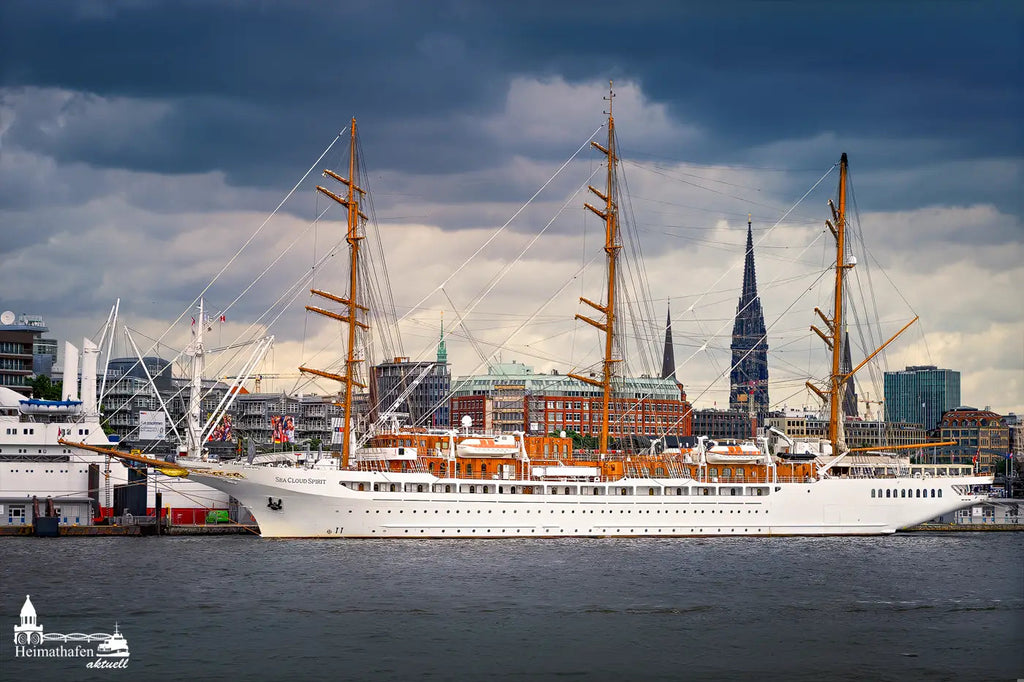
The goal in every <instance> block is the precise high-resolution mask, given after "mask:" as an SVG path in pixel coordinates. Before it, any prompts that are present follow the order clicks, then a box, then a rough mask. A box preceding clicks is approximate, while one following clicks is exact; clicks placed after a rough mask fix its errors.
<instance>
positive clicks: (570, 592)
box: [0, 533, 1024, 680]
mask: <svg viewBox="0 0 1024 682" xmlns="http://www.w3.org/2000/svg"><path fill="white" fill-rule="evenodd" d="M26 594H31V595H32V601H33V603H34V605H35V607H36V610H37V611H38V617H39V622H40V623H41V624H42V625H43V626H44V628H45V629H46V631H48V632H62V633H67V632H112V628H113V624H114V622H115V621H117V622H118V623H119V624H120V627H121V630H122V632H123V633H124V634H125V636H126V637H127V639H128V642H129V645H130V647H131V658H130V662H129V665H128V668H127V669H126V670H98V671H97V670H87V669H86V668H85V667H84V662H83V660H74V659H24V658H19V659H15V658H14V649H13V644H12V635H13V630H12V629H11V628H12V627H13V626H14V625H15V624H16V622H17V618H18V614H19V612H20V610H21V606H22V603H23V602H24V599H25V595H26ZM562 677H569V678H577V679H585V680H620V679H626V680H634V679H637V680H639V679H730V680H732V679H759V680H762V679H769V680H775V679H780V680H862V679H863V680H905V679H929V680H931V679H934V680H939V679H949V680H964V679H976V680H993V679H1010V680H1015V679H1017V678H1024V535H1022V534H1019V533H951V534H950V533H947V534H934V535H925V534H913V535H899V536H894V537H884V538H817V539H801V538H779V539H766V538H722V539H632V540H593V539H567V540H547V541H537V540H525V539H524V540H480V541H474V540H456V541H450V540H449V541H444V540H440V541H424V540H420V541H402V540H390V541H263V540H259V539H255V538H248V537H245V538H243V537H220V538H181V537H175V538H166V537H165V538H60V539H53V540H45V539H36V538H3V539H0V678H3V679H4V680H28V679H37V680H48V679H67V680H72V679H73V680H79V679H97V680H107V679H132V680H183V679H189V678H191V679H194V680H289V679H293V680H303V679H332V680H338V679H353V680H364V679H388V680H406V679H418V678H427V679H437V680H448V679H452V680H489V679H521V680H534V679H552V678H562Z"/></svg>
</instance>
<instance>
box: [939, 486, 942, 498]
mask: <svg viewBox="0 0 1024 682" xmlns="http://www.w3.org/2000/svg"><path fill="white" fill-rule="evenodd" d="M939 497H942V488H939Z"/></svg>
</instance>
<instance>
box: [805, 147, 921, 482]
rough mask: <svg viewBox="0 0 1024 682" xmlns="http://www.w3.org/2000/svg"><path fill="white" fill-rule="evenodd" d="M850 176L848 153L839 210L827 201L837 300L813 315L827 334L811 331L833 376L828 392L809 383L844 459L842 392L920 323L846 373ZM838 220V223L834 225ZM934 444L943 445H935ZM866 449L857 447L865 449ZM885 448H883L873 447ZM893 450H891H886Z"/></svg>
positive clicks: (841, 161)
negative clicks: (828, 359)
mask: <svg viewBox="0 0 1024 682" xmlns="http://www.w3.org/2000/svg"><path fill="white" fill-rule="evenodd" d="M848 175H849V169H848V162H847V158H846V152H843V155H842V156H841V157H840V159H839V208H836V205H835V204H834V203H833V202H832V200H831V199H829V200H828V205H829V208H830V209H831V210H832V220H826V221H825V226H826V227H828V229H829V231H830V232H831V233H832V236H833V237H835V240H836V262H835V270H836V278H835V291H834V301H833V309H832V317H831V318H830V317H827V316H826V315H825V313H823V312H822V311H821V309H820V308H815V309H814V312H815V313H817V314H818V317H820V318H821V320H822V322H824V324H825V329H826V330H828V333H825V332H823V331H821V330H820V329H818V328H817V327H815V326H814V325H811V331H813V332H815V333H816V334H817V335H818V336H819V337H821V340H822V341H824V342H825V345H826V346H827V347H828V349H829V350H830V351H831V352H832V373H831V375H830V377H829V379H828V384H827V386H825V389H824V390H822V389H820V388H818V387H817V386H815V385H814V384H813V383H811V382H810V381H808V382H807V387H808V388H810V389H811V390H812V391H814V392H815V393H816V394H817V395H818V397H819V398H821V399H822V400H823V401H825V402H826V403H828V408H829V422H828V439H829V442H830V443H831V445H832V454H833V455H838V456H839V458H841V457H842V456H844V455H845V454H846V453H848V452H851V450H850V448H849V447H847V445H846V438H845V436H844V429H843V414H842V405H843V392H844V391H845V389H846V382H847V381H849V380H850V379H851V378H852V377H853V375H854V374H856V373H857V371H858V370H859V369H860V368H861V367H863V366H864V365H866V364H867V363H868V362H869V361H870V360H871V359H872V358H873V357H875V356H876V355H877V354H878V353H879V352H881V351H882V349H883V348H885V347H886V346H888V345H889V344H890V343H892V342H893V341H894V340H896V337H898V336H899V335H900V334H902V333H903V332H905V331H906V330H907V329H908V328H909V327H910V325H912V324H914V322H917V317H915V318H914V319H912V320H911V321H910V322H908V323H907V324H906V325H904V326H903V328H902V329H900V330H899V331H898V332H896V333H895V334H893V335H892V336H891V337H889V340H888V341H886V342H885V343H883V344H882V345H881V346H879V347H878V348H876V349H875V350H874V351H873V352H872V353H871V354H870V355H868V356H867V357H866V358H864V360H862V361H861V363H860V364H859V365H857V366H856V367H854V368H853V369H852V370H850V371H849V372H844V371H843V366H842V362H843V347H842V346H843V341H842V339H843V332H842V329H843V295H844V290H843V284H844V280H845V277H846V271H847V270H850V269H851V268H853V267H854V266H855V265H856V264H857V259H856V258H853V257H851V258H849V259H847V258H846V194H847V190H846V186H847V178H848ZM833 221H835V222H833ZM935 445H941V443H936V444H935ZM864 449H866V448H858V451H859V450H864ZM873 449H883V448H873ZM884 449H891V448H884ZM838 461H839V459H838V458H837V459H834V460H833V461H832V462H830V463H829V464H828V465H826V466H825V467H823V468H822V469H820V470H819V474H824V473H825V472H826V471H827V470H828V469H829V468H830V467H831V466H832V465H834V464H836V462H838Z"/></svg>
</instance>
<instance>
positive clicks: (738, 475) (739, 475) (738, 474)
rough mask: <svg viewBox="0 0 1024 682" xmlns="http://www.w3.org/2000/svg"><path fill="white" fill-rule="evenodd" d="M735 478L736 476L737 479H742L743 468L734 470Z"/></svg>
mask: <svg viewBox="0 0 1024 682" xmlns="http://www.w3.org/2000/svg"><path fill="white" fill-rule="evenodd" d="M736 478H738V479H742V478H743V469H737V470H736Z"/></svg>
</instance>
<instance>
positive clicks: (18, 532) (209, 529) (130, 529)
mask: <svg viewBox="0 0 1024 682" xmlns="http://www.w3.org/2000/svg"><path fill="white" fill-rule="evenodd" d="M259 534H260V527H259V526H257V525H254V524H236V523H218V524H205V525H187V526H174V525H171V526H165V527H163V528H161V529H160V532H159V533H157V528H156V526H155V525H154V524H149V525H146V524H132V525H124V526H120V525H107V526H63V525H62V526H60V527H59V536H60V537H141V536H144V535H147V536H155V535H248V536H251V537H259ZM32 535H33V528H32V526H31V524H29V525H24V526H0V537H5V536H6V537H12V536H32Z"/></svg>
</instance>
